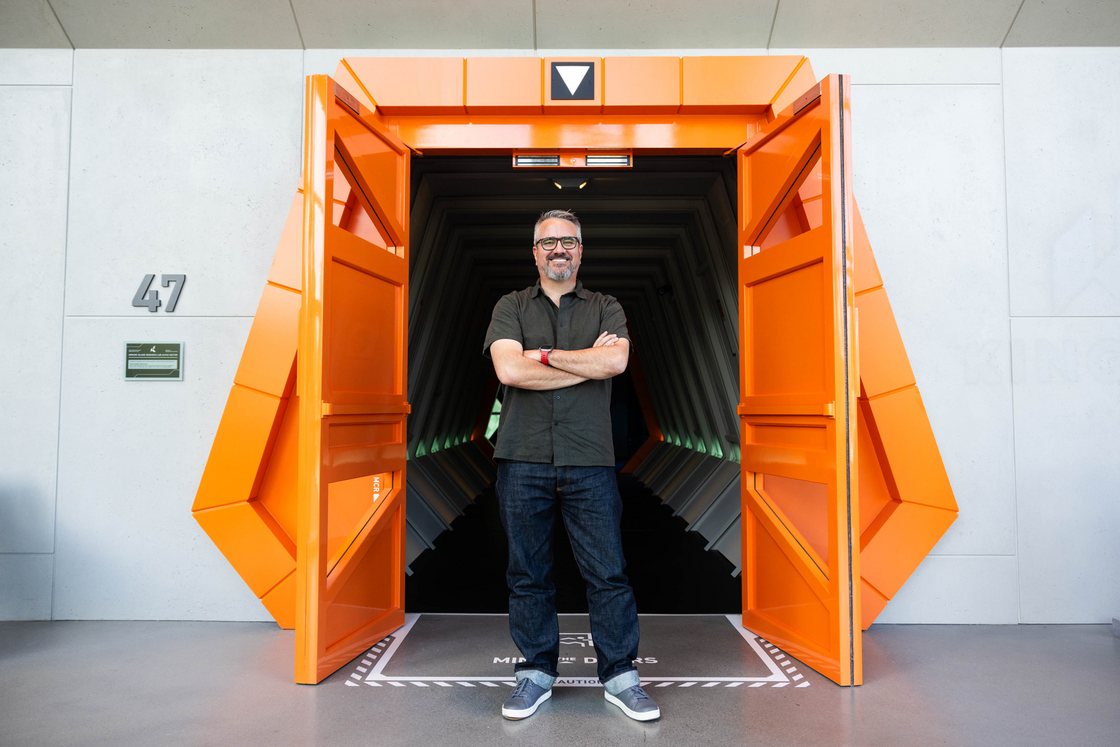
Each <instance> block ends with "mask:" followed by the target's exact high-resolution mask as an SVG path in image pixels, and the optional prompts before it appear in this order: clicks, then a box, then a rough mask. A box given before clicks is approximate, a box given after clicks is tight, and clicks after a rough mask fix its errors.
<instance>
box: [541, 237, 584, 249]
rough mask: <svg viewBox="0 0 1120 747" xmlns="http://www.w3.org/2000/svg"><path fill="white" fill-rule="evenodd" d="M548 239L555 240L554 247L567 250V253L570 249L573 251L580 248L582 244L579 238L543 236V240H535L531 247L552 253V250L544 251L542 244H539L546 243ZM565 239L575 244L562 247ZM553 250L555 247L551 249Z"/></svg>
mask: <svg viewBox="0 0 1120 747" xmlns="http://www.w3.org/2000/svg"><path fill="white" fill-rule="evenodd" d="M549 239H555V240H556V246H559V247H560V248H561V249H567V250H568V251H571V250H572V249H575V248H576V247H578V246H581V245H582V244H583V241H582V240H581V239H580V237H579V236H545V237H544V238H543V239H537V240H536V241H534V242H533V246H539V247H540V248H541V249H544V250H545V251H546V252H549V251H552V249H545V247H544V244H542V243H541V242H542V241H548V240H549ZM567 239H571V240H572V241H574V242H576V243H575V244H572V245H571V246H564V243H563V242H564V241H565V240H567ZM553 248H555V247H553Z"/></svg>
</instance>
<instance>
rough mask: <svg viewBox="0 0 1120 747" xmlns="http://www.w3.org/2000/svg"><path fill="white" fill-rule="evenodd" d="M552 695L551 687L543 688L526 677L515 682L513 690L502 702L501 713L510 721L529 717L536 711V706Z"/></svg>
mask: <svg viewBox="0 0 1120 747" xmlns="http://www.w3.org/2000/svg"><path fill="white" fill-rule="evenodd" d="M551 697H552V688H549V689H547V690H545V689H544V688H543V687H541V686H540V685H538V684H537V683H536V682H533V681H532V680H531V679H529V678H528V677H526V678H525V679H523V680H521V681H520V682H518V683H517V687H515V688H513V692H512V693H510V694H509V697H508V698H506V702H505V703H502V715H503V716H505V717H506V718H508V719H509V720H510V721H520V720H521V719H523V718H529V717H530V716H532V715H533V714H534V713H536V711H537V707H538V706H539V705H540V704H541V703H543V702H545V701H546V700H548V699H549V698H551Z"/></svg>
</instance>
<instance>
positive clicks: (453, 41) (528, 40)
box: [292, 0, 533, 49]
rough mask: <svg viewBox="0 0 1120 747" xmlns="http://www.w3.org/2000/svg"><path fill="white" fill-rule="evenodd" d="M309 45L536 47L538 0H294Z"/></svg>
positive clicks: (423, 47)
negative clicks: (534, 19)
mask: <svg viewBox="0 0 1120 747" xmlns="http://www.w3.org/2000/svg"><path fill="white" fill-rule="evenodd" d="M292 7H293V8H295V11H296V19H297V20H298V21H299V28H300V31H301V32H302V33H303V42H304V46H306V47H307V48H308V49H314V48H316V47H328V48H333V47H355V48H365V49H371V48H379V49H409V48H412V49H532V48H533V0H459V1H457V2H456V1H450V2H449V1H448V0H372V1H371V0H293V2H292Z"/></svg>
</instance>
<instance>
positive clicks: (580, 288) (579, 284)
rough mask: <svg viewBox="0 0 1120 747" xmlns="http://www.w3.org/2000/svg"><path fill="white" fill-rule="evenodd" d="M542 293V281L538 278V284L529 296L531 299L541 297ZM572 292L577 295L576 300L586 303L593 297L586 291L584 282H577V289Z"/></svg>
mask: <svg viewBox="0 0 1120 747" xmlns="http://www.w3.org/2000/svg"><path fill="white" fill-rule="evenodd" d="M540 292H541V279H540V278H537V282H536V284H535V285H534V286H533V287H532V289H530V291H529V296H530V297H531V298H536V297H537V296H538V295H540ZM572 292H573V293H575V294H576V298H578V299H580V300H581V301H586V300H587V299H588V298H590V297H591V294H590V293H589V292H588V291H586V290H584V287H583V281H582V280H577V281H576V288H575V290H574V291H572ZM564 295H568V294H567V293H565V294H564Z"/></svg>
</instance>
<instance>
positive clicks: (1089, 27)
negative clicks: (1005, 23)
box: [1004, 0, 1120, 47]
mask: <svg viewBox="0 0 1120 747" xmlns="http://www.w3.org/2000/svg"><path fill="white" fill-rule="evenodd" d="M1118 45H1120V2H1117V0H1076V2H1064V3H1055V2H1046V1H1045V0H1026V2H1024V3H1023V9H1022V10H1021V11H1019V17H1018V18H1016V19H1015V25H1014V26H1012V28H1011V33H1010V34H1008V35H1007V41H1006V42H1004V46H1008V47H1114V46H1118Z"/></svg>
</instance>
